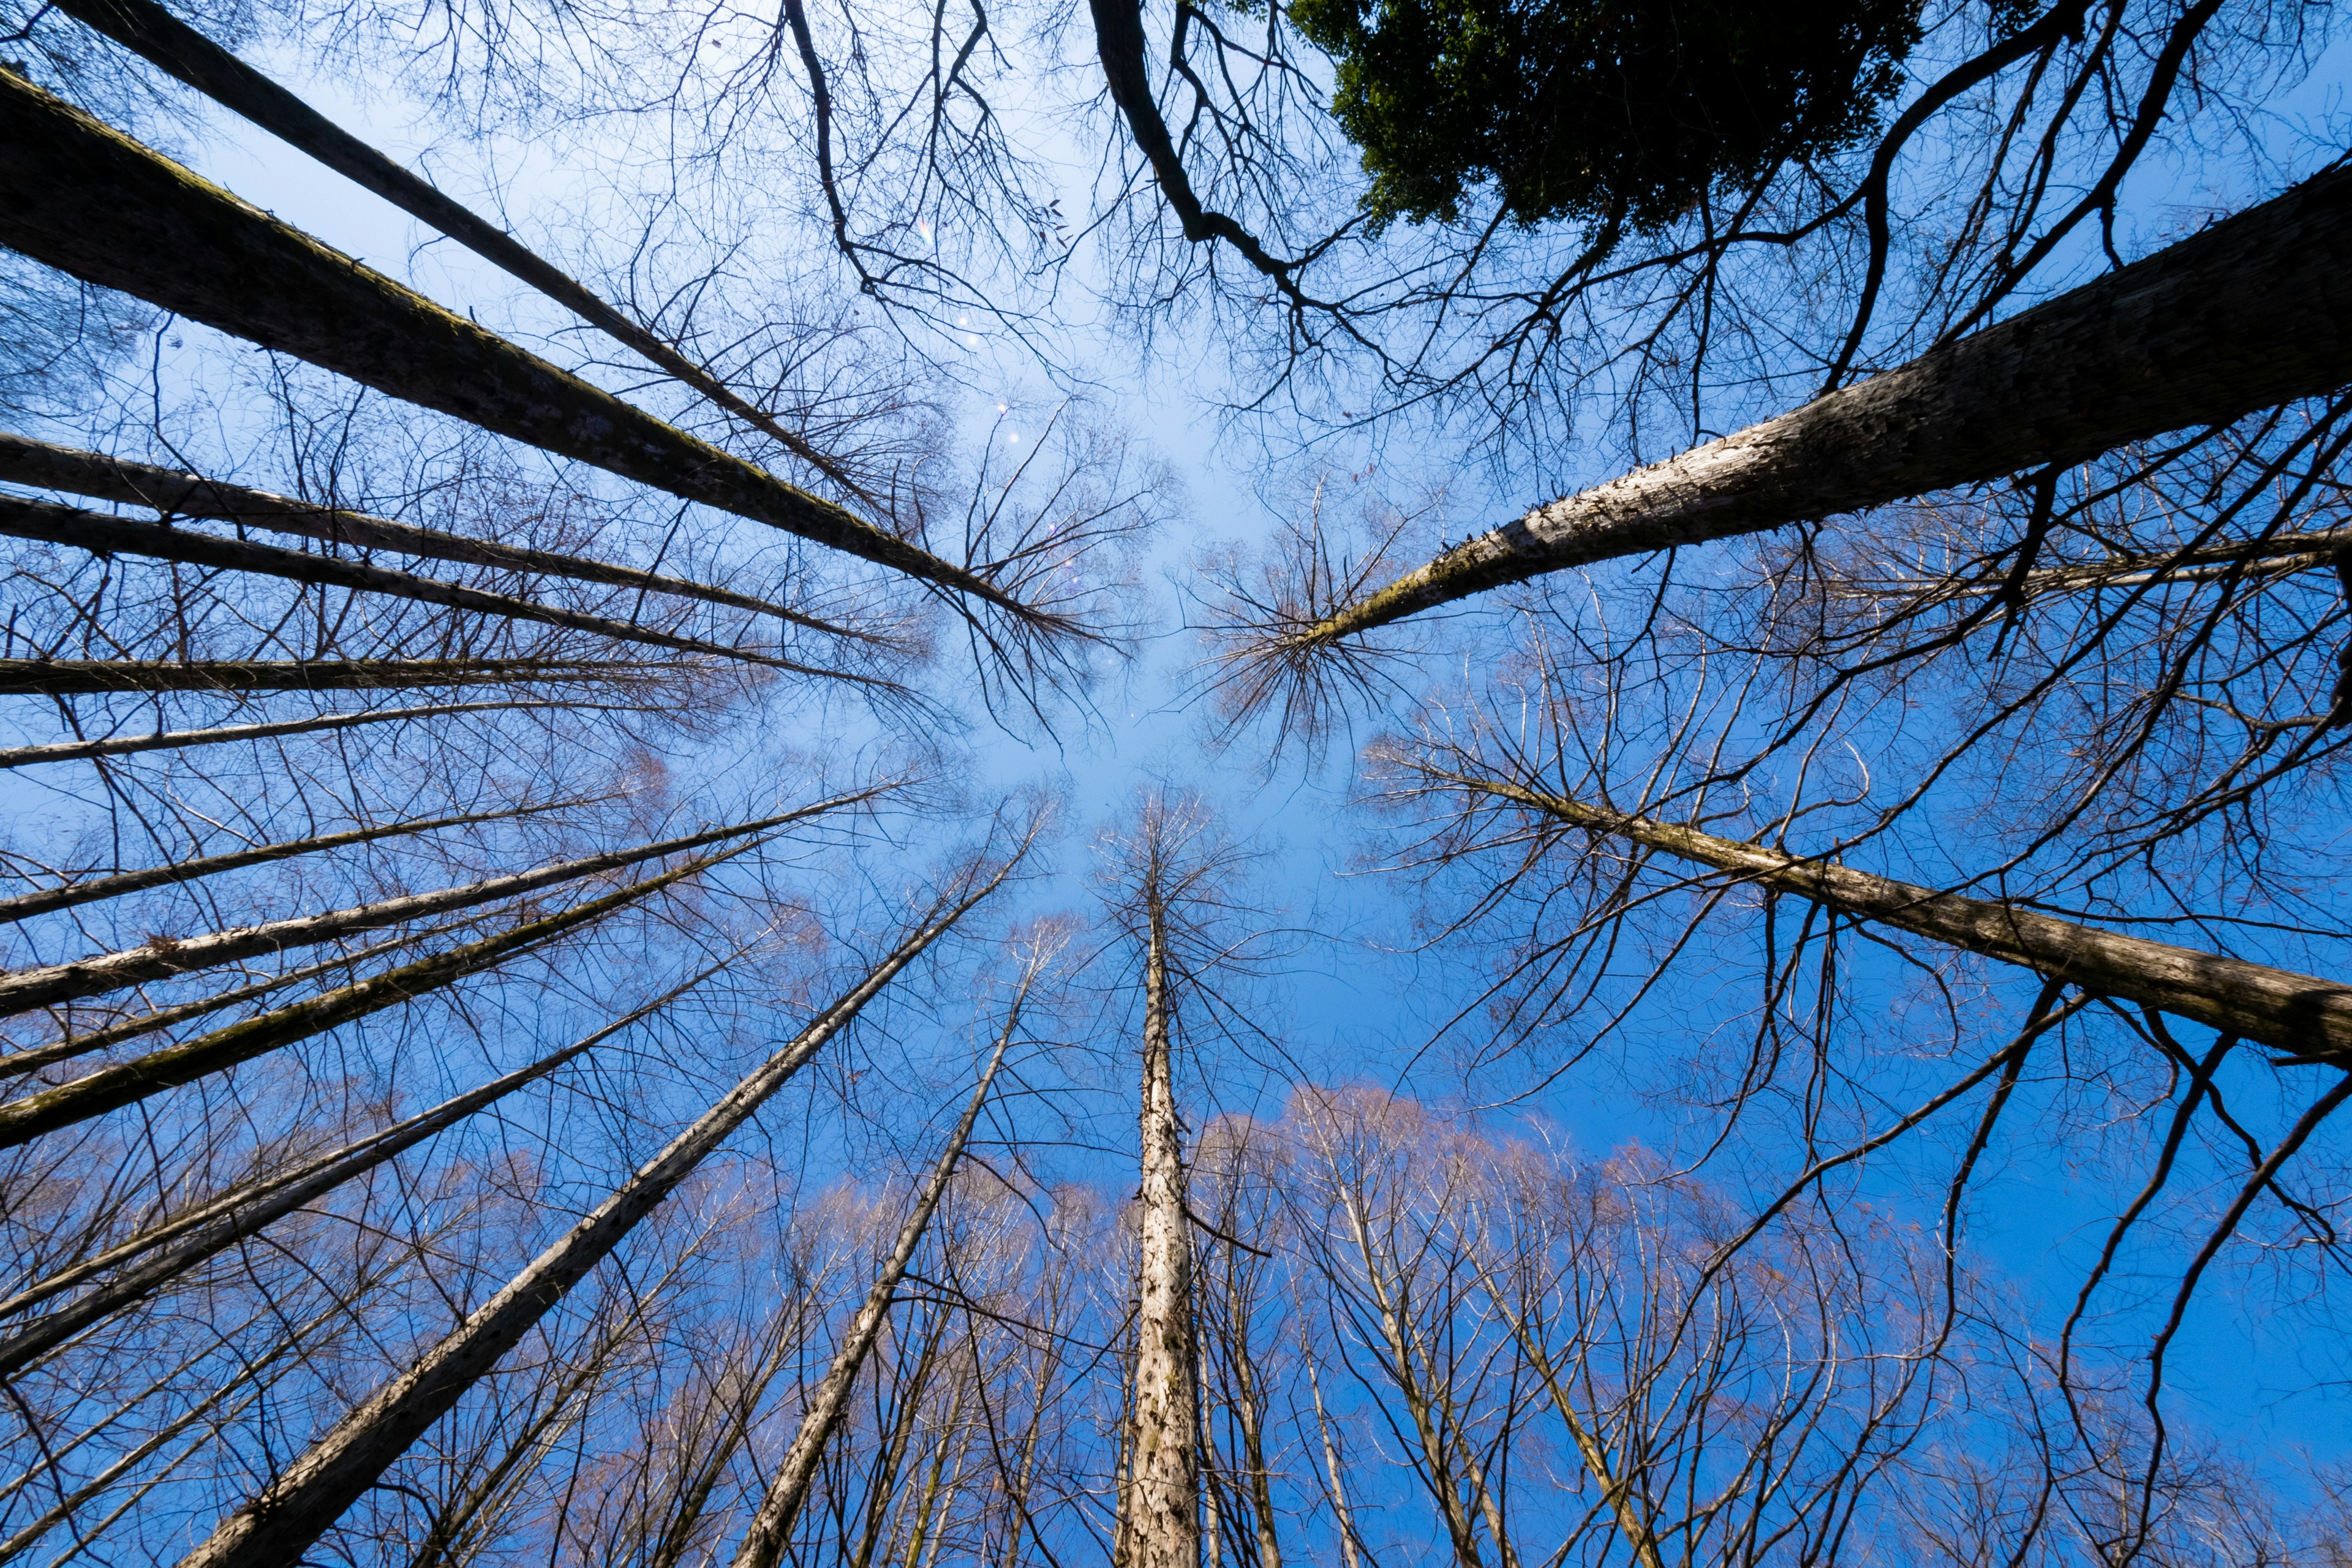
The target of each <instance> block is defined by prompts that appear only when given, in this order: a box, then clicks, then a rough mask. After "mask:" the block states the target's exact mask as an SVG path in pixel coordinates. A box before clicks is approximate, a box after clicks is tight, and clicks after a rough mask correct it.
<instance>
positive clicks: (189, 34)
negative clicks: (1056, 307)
mask: <svg viewBox="0 0 2352 1568" xmlns="http://www.w3.org/2000/svg"><path fill="white" fill-rule="evenodd" d="M59 8H60V9H61V10H63V11H65V12H67V13H68V15H70V16H76V17H79V19H80V20H82V21H83V22H86V23H88V24H89V26H93V27H95V28H97V29H98V30H99V31H100V32H101V33H104V34H105V35H106V36H107V37H110V38H112V39H113V40H114V41H115V42H117V43H119V44H121V45H122V46H123V47H125V48H128V49H131V50H132V51H133V52H135V53H137V54H139V55H141V56H143V57H144V58H146V59H147V60H148V61H150V62H151V63H152V64H154V65H156V66H159V67H161V68H163V69H164V70H166V71H169V72H170V73H171V74H172V75H173V76H175V77H177V78H179V79H181V80H182V81H184V82H186V83H187V84H188V85H189V86H190V87H193V88H194V89H196V90H197V91H198V92H201V93H204V94H205V95H206V96H207V97H209V98H211V99H212V100H213V101H214V102H215V103H218V104H220V105H222V106H223V107H224V108H226V109H230V110H235V111H236V113H238V114H241V115H243V116H244V117H245V118H246V119H247V120H249V121H252V122H253V123H254V124H256V125H258V126H260V127H261V128H262V129H263V130H265V131H267V132H269V133H270V134H272V135H274V136H276V137H278V139H279V140H280V141H283V142H287V143H289V145H291V146H294V147H299V148H300V149H301V150H302V151H303V152H305V153H309V154H310V156H311V157H313V158H316V159H317V160H319V162H320V163H324V164H325V165H327V167H329V168H331V169H332V170H334V171H335V172H336V173H337V174H341V175H342V176H343V177H344V178H345V179H348V180H350V181H352V183H354V184H358V185H360V186H362V188H364V189H366V190H368V191H372V192H373V193H374V194H375V195H379V196H382V197H383V199H384V200H385V201H388V202H390V203H391V204H392V205H394V206H396V207H398V208H400V209H401V210H402V211H403V212H404V213H407V214H408V215H409V216H412V217H415V218H417V219H419V220H421V221H423V222H424V223H426V224H429V225H431V226H433V227H435V228H437V229H439V230H440V231H441V232H442V233H443V234H446V235H447V236H448V237H450V238H451V239H454V240H456V241H457V243H458V244H460V245H462V246H464V247H466V248H467V249H468V250H470V251H472V252H473V253H474V254H475V255H477V256H478V257H481V258H483V259H484V260H486V261H488V262H491V263H492V264H494V265H496V266H498V267H500V268H504V269H505V270H506V271H507V272H508V273H509V274H510V275H511V276H513V277H515V278H518V279H521V280H522V281H523V282H525V283H528V284H530V286H531V287H532V288H534V289H538V290H539V291H540V292H541V293H542V294H545V295H546V296H547V297H548V298H549V299H551V300H555V301H556V302H557V303H558V304H560V305H562V306H563V307H564V308H566V309H567V310H571V311H572V313H573V314H575V315H577V316H579V317H580V318H582V319H583V321H590V322H593V324H594V325H596V326H597V327H599V328H601V329H602V330H603V331H604V332H605V333H606V334H608V335H609V336H611V337H612V338H614V340H616V341H617V342H623V343H625V344H627V345H628V346H629V347H630V348H633V349H635V350H636V352H637V353H641V354H643V355H644V356H645V357H646V359H648V360H650V361H652V362H653V363H655V364H657V365H659V366H661V368H662V369H664V370H666V371H667V372H669V374H672V375H674V376H676V377H677V379H678V380H680V381H682V382H684V383H686V384H687V385H688V386H691V387H692V388H694V390H695V391H697V392H698V393H700V394H701V395H703V396H705V397H707V398H709V399H710V401H711V402H713V403H716V404H717V405H719V406H720V407H721V408H724V409H726V410H727V411H728V412H729V413H730V414H733V415H735V416H738V417H740V418H741V419H744V420H746V421H748V422H749V423H750V424H751V425H752V426H754V427H755V428H757V429H759V430H761V432H763V433H765V434H767V435H769V436H772V437H775V438H776V439H777V440H778V441H781V442H782V443H783V445H784V447H785V449H786V450H788V451H790V452H791V453H792V454H793V456H794V457H796V458H800V459H802V460H803V462H806V463H808V464H810V465H811V466H812V467H814V468H817V469H818V470H819V471H820V472H822V473H824V475H825V477H826V478H828V479H832V480H833V481H834V482H835V484H838V485H840V486H842V487H843V488H844V489H847V490H849V491H850V492H851V493H852V494H856V495H861V496H862V495H863V494H864V492H863V491H861V490H859V489H858V488H857V486H856V483H855V482H853V481H852V480H851V479H850V478H849V477H848V475H846V474H845V473H844V472H842V470H841V468H840V467H839V465H837V464H835V462H834V461H833V460H832V459H831V458H827V457H826V456H825V455H824V453H822V452H820V451H818V450H817V449H816V448H815V447H812V446H810V445H809V444H808V442H807V441H806V440H805V439H803V437H801V435H800V434H799V433H798V432H797V431H793V430H791V429H787V428H786V427H785V426H782V425H781V424H779V423H777V421H776V420H775V419H774V418H773V417H772V416H769V415H767V414H765V413H762V412H761V410H759V409H757V408H755V407H753V406H752V405H751V404H749V403H746V402H745V401H743V399H742V398H740V397H739V396H737V395H735V393H734V392H733V391H731V390H730V388H729V387H727V386H726V385H725V384H723V383H721V382H720V381H719V379H718V377H716V376H714V375H712V374H710V373H709V371H707V370H705V369H703V368H702V367H701V366H700V365H698V364H696V363H694V362H693V361H691V360H689V359H688V358H687V357H686V356H685V355H683V354H681V353H678V352H677V350H676V349H674V348H672V347H671V346H670V345H669V344H668V343H666V342H663V341H662V340H661V339H659V338H657V337H656V336H654V335H653V333H651V332H649V331H646V329H645V328H643V327H641V326H639V325H638V324H637V323H636V322H635V321H631V320H630V319H629V318H628V317H626V316H624V315H623V314H621V312H620V311H618V310H614V308H613V307H612V306H610V305H608V304H606V303H605V302H604V300H601V299H599V298H598V297H597V296H596V295H594V294H593V293H591V292H589V290H588V289H587V288H586V287H585V286H584V285H583V284H582V283H580V282H579V281H578V280H576V279H573V278H572V277H571V276H570V275H569V274H568V273H565V272H563V271H562V269H560V268H557V267H556V266H555V265H554V264H553V263H552V262H550V261H547V260H545V259H543V258H541V257H540V256H539V255H538V254H537V253H536V252H534V251H532V250H530V248H529V247H526V246H525V245H524V244H523V243H522V242H521V241H520V240H519V239H516V238H515V237H513V236H512V235H510V234H509V233H507V232H506V231H505V230H504V229H502V228H499V227H497V226H495V225H492V224H489V223H486V222H484V221H483V220H482V219H481V218H479V217H477V216H475V215H474V214H473V213H471V212H469V211H468V210H467V209H466V208H465V207H464V206H462V205H459V204H458V203H457V202H455V201H453V200H451V199H450V198H449V197H448V196H446V195H443V194H442V193H441V192H440V191H438V190H436V189H435V188H434V187H433V186H432V185H431V184H427V183H426V182H425V181H424V180H421V179H419V178H417V177H416V176H415V174H410V173H409V172H408V171H407V170H405V169H404V168H402V167H401V166H400V165H399V164H397V163H394V162H393V161H392V160H391V159H389V158H387V157H385V156H384V155H383V153H378V152H377V151H376V150H375V149H374V148H373V147H370V146H368V145H367V144H366V143H365V142H362V141H360V140H359V138H357V137H355V136H353V135H352V134H351V133H350V132H346V131H344V130H342V129H341V127H340V126H337V125H336V124H334V123H333V122H332V121H329V120H328V119H327V118H326V117H325V116H324V115H322V114H320V113H319V112H318V110H314V109H312V108H311V107H310V105H309V104H307V103H304V102H303V101H302V100H300V99H299V98H297V97H295V96H294V95H293V94H292V93H290V92H289V91H287V90H286V89H284V88H282V87H280V86H278V84H277V83H276V82H274V81H271V80H270V79H268V78H267V77H265V76H263V75H262V74H261V73H260V72H259V71H257V70H255V69H254V68H252V67H251V66H248V65H247V64H246V63H245V62H244V61H243V60H240V59H238V58H236V56H235V55H232V54H230V53H229V52H228V51H227V50H226V49H224V48H222V47H220V46H219V45H217V44H215V43H214V42H213V41H212V40H211V39H210V38H207V37H205V36H204V35H203V34H202V33H199V32H197V31H196V30H195V29H194V28H193V27H191V26H188V25H187V24H186V23H184V22H183V21H181V20H180V19H179V18H178V17H176V16H173V15H172V14H171V13H170V12H169V11H166V10H164V9H163V7H162V6H161V5H155V4H154V3H153V0H63V4H62V5H60V7H59Z"/></svg>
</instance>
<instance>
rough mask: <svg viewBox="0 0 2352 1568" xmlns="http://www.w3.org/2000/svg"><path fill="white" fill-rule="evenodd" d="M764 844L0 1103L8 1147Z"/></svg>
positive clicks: (374, 1005)
mask: <svg viewBox="0 0 2352 1568" xmlns="http://www.w3.org/2000/svg"><path fill="white" fill-rule="evenodd" d="M757 847H759V841H758V840H754V841H753V842H752V843H751V844H745V845H740V846H738V847H735V848H733V849H727V850H722V851H720V852H719V853H718V854H716V855H706V856H704V857H702V858H700V859H697V860H689V861H688V862H687V863H686V864H685V865H683V866H680V867H677V868H675V869H673V870H668V871H665V872H663V873H662V874H661V875H660V876H658V877H649V878H647V879H646V880H644V881H642V882H639V883H637V884H635V886H634V887H627V888H623V889H621V890H620V891H618V892H615V893H607V894H606V895H604V897H603V898H601V899H592V900H589V901H588V902H586V903H584V904H582V905H579V906H578V907H577V908H574V909H569V910H564V911H563V912H562V914H559V915H553V916H551V917H549V918H548V919H546V920H541V921H531V922H530V923H529V924H527V925H521V926H517V927H516V928H514V929H513V930H512V931H502V932H500V933H499V935H497V936H494V937H489V938H487V939H486V940H484V941H481V942H472V943H468V944H467V946H464V947H459V948H453V949H451V950H450V951H449V952H441V953H436V954H434V955H433V956H432V957H430V958H424V959H419V960H417V961H416V962H415V963H409V964H404V965H402V966H401V967H400V968H398V969H394V970H390V971H387V972H386V973H383V974H379V975H376V976H374V977H373V979H369V980H362V981H361V982H359V983H358V984H353V985H346V986H344V987H342V988H341V989H340V990H336V991H330V992H328V993H326V994H324V995H320V996H314V997H312V998H310V1000H309V1001H307V1002H297V1003H294V1004H292V1005H289V1006H285V1007H280V1008H278V1009H277V1010H275V1011H274V1012H268V1013H264V1014H262V1015H260V1016H258V1017H253V1018H247V1019H244V1020H242V1021H240V1022H238V1023H235V1024H230V1025H228V1026H226V1027H223V1028H219V1029H215V1030H214V1031H213V1032H212V1033H210V1034H208V1035H199V1036H198V1037H196V1038H194V1039H193V1040H190V1041H187V1042H186V1043H185V1044H183V1045H177V1046H166V1047H163V1049H161V1050H156V1051H150V1052H148V1053H147V1054H146V1055H145V1056H142V1057H133V1058H131V1059H130V1060H129V1061H123V1062H117V1063H115V1064H113V1065H112V1066H110V1067H102V1068H99V1069H98V1070H96V1071H95V1072H91V1073H87V1074H84V1075H83V1076H82V1077H80V1078H78V1079H73V1080H72V1081H71V1082H68V1083H62V1084H59V1085H58V1087H57V1088H55V1089H44V1090H43V1091H42V1092H40V1093H38V1094H31V1095H26V1097H25V1098H24V1099H22V1100H12V1101H10V1102H9V1103H8V1104H6V1105H5V1106H0V1149H13V1148H15V1147H16V1145H17V1144H19V1143H25V1142H30V1141H31V1140H33V1139H35V1138H37V1137H40V1136H41V1135H42V1134H43V1133H46V1132H54V1131H57V1130H58V1128H61V1127H70V1126H72V1125H73V1124H74V1123H75V1122H77V1121H88V1120H89V1118H90V1117H93V1116H101V1115H104V1114H105V1113H106V1112H107V1111H110V1110H119V1109H121V1107H123V1106H126V1105H131V1104H133V1103H135V1102H137V1101H139V1100H144V1099H146V1098H147V1097H148V1096H149V1095H152V1094H159V1093H161V1092H162V1091H163V1090H164V1089H174V1088H177V1087H178V1086H179V1085H181V1084H184V1083H190V1082H193V1081H194V1080H195V1079H200V1078H205V1077H207V1076H209V1075H210V1074H213V1073H216V1072H224V1071H226V1070H227V1069H228V1068H233V1067H236V1065H238V1064H239V1063H241V1062H248V1061H251V1060H252V1059H253V1058H256V1057H258V1056H262V1055H265V1054H267V1053H268V1052H270V1051H274V1050H277V1049H278V1048H280V1047H285V1046H290V1045H293V1044H294V1043H295V1042H297V1041H299V1040H307V1039H309V1038H310V1037H312V1036H313V1035H320V1034H324V1033H325V1032H326V1031H327V1030H329V1029H331V1028H334V1027H336V1026H339V1025H342V1024H348V1023H350V1022H351V1021H352V1020H353V1019H354V1018H363V1017H366V1016H368V1015H369V1014H371V1013H380V1012H382V1011H383V1010H384V1009H385V1008H387V1007H397V1006H399V1005H402V1004H403V1003H404V1002H407V1001H409V1000H410V999H412V998H414V997H416V996H419V995H422V994H425V992H427V991H435V990H438V989H440V988H441V987H442V986H445V985H451V984H456V983H457V982H458V981H460V980H462V979H464V978H466V977H467V975H469V974H478V973H481V972H482V971H484V970H486V969H488V968H491V967H493V966H495V965H497V964H499V963H504V962H505V961H506V960H508V959H509V958H511V957H513V956H514V955H515V954H517V953H519V952H524V951H525V950H526V949H529V948H531V947H536V946H538V945H540V944H541V943H544V942H551V941H552V940H554V939H555V938H556V937H559V936H561V935H562V934H563V933H564V932H566V931H572V930H575V929H577V928H578V927H581V926H583V925H586V924H588V923H589V922H591V921H598V920H602V919H603V918H604V916H606V915H608V914H611V913H612V912H613V911H614V910H618V909H622V908H624V907H625V906H627V905H629V904H633V903H635V902H636V901H637V900H640V899H644V898H646V897H648V896H649V895H651V894H653V893H655V892H657V891H659V890H660V889H664V888H667V887H669V886H671V885H672V884H674V883H677V882H680V881H683V880H685V879H687V878H688V877H691V876H693V875H695V874H696V873H698V872H700V871H704V870H707V869H709V868H710V867H712V866H715V865H718V864H719V862H721V861H723V860H729V859H731V858H734V857H735V856H738V855H743V854H748V853H749V852H750V851H751V850H752V849H754V848H757Z"/></svg>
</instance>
